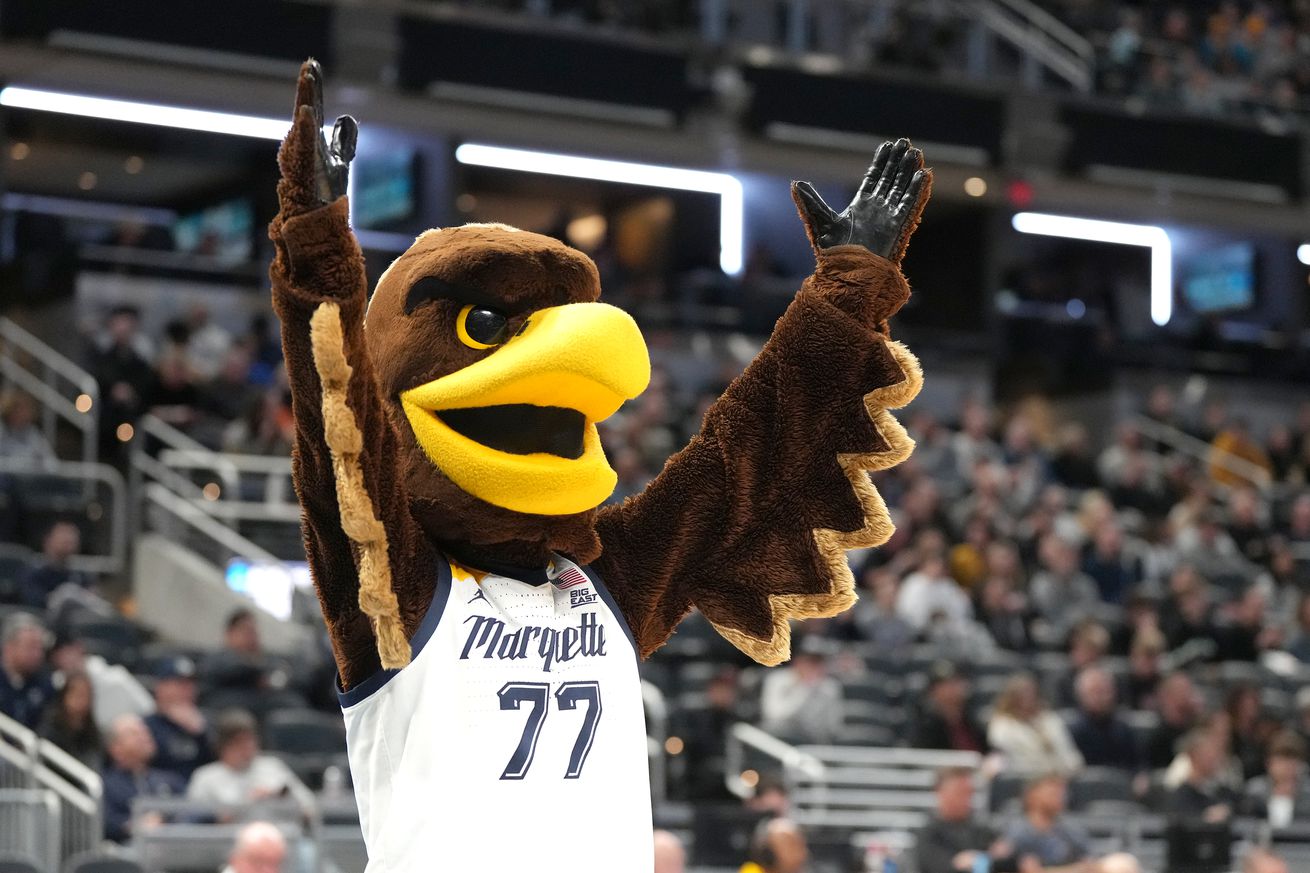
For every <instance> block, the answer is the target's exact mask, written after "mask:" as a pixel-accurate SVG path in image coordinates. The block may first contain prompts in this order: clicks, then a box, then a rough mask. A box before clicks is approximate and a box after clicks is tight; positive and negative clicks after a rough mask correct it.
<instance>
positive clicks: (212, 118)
mask: <svg viewBox="0 0 1310 873" xmlns="http://www.w3.org/2000/svg"><path fill="white" fill-rule="evenodd" d="M0 106H9V107H11V108H14V109H33V110H36V111H38V112H57V113H60V114H62V115H81V116H83V117H85V118H105V119H108V120H110V121H129V122H133V123H135V124H153V125H156V126H158V127H176V128H180V129H182V130H198V131H202V132H204V133H226V134H230V135H232V136H249V137H255V138H257V139H275V140H281V139H282V138H283V137H285V136H286V135H287V131H288V130H290V128H291V122H290V121H289V120H286V119H279V118H261V117H259V116H257V115H235V114H233V113H230V112H211V111H210V110H208V109H190V108H188V107H185V106H164V105H161V104H158V103H138V102H136V101H134V100H116V99H112V98H109V97H91V96H88V95H86V94H70V93H67V92H64V91H45V90H41V89H38V88H22V87H19V86H17V85H10V86H8V87H6V88H3V89H0Z"/></svg>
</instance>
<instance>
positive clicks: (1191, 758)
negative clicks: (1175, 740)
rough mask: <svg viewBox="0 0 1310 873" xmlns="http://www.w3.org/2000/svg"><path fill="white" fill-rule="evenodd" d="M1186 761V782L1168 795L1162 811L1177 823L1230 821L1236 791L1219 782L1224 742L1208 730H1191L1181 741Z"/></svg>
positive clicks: (1236, 801)
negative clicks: (1164, 809) (1164, 808)
mask: <svg viewBox="0 0 1310 873" xmlns="http://www.w3.org/2000/svg"><path fill="white" fill-rule="evenodd" d="M1183 755H1184V756H1185V757H1186V758H1187V763H1188V764H1189V766H1188V767H1187V780H1186V781H1185V782H1183V783H1182V784H1181V785H1179V786H1178V787H1177V788H1175V789H1174V790H1173V791H1172V792H1170V794H1169V797H1168V799H1167V801H1166V803H1165V807H1166V811H1167V812H1168V813H1169V815H1170V816H1171V817H1173V818H1174V819H1176V820H1179V821H1199V822H1205V823H1207V824H1220V823H1222V822H1226V821H1229V820H1231V819H1232V817H1233V814H1234V811H1235V810H1236V809H1237V805H1238V800H1239V798H1238V796H1237V792H1235V791H1233V789H1231V788H1229V787H1228V786H1227V785H1226V784H1224V782H1223V781H1222V779H1221V778H1220V776H1221V771H1222V769H1223V765H1224V759H1225V757H1226V755H1227V749H1226V748H1225V740H1224V737H1223V736H1222V735H1221V733H1220V732H1219V731H1217V730H1215V729H1213V728H1212V727H1199V728H1194V729H1192V731H1191V732H1190V733H1188V734H1187V736H1186V737H1184V738H1183Z"/></svg>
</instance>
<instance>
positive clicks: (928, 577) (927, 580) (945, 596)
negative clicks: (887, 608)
mask: <svg viewBox="0 0 1310 873" xmlns="http://www.w3.org/2000/svg"><path fill="white" fill-rule="evenodd" d="M896 612H897V614H898V615H900V617H901V618H903V619H905V621H906V622H907V623H908V624H909V625H910V626H911V627H913V628H914V629H915V630H917V631H919V632H923V631H925V630H927V628H928V626H929V624H932V623H945V624H951V625H954V624H960V623H964V622H967V621H968V620H969V619H970V618H972V616H973V606H972V605H971V604H970V603H969V596H968V595H967V594H965V593H964V590H963V589H961V588H960V586H959V585H958V584H956V582H955V580H954V579H952V578H951V577H950V576H948V575H947V573H946V563H945V561H943V560H942V559H941V558H940V557H929V558H928V559H927V560H925V561H924V563H923V565H922V566H921V567H920V568H919V569H918V570H917V571H915V572H914V573H911V574H910V575H909V576H907V577H906V578H905V581H904V582H903V583H901V593H900V596H899V597H897V599H896Z"/></svg>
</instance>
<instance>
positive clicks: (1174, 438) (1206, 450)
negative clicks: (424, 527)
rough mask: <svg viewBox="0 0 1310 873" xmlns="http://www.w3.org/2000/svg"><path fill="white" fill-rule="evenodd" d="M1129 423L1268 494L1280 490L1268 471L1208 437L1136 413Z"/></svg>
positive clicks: (1167, 444)
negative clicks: (1218, 445)
mask: <svg viewBox="0 0 1310 873" xmlns="http://www.w3.org/2000/svg"><path fill="white" fill-rule="evenodd" d="M1130 423H1131V424H1132V426H1133V427H1134V428H1136V429H1137V431H1138V432H1139V433H1141V434H1142V436H1144V437H1147V438H1148V439H1152V440H1155V441H1156V442H1160V443H1164V444H1165V445H1166V446H1168V447H1169V448H1171V449H1173V450H1174V451H1176V452H1178V453H1180V454H1183V455H1187V456H1188V457H1190V458H1192V459H1194V460H1196V461H1199V462H1200V463H1201V464H1202V465H1204V466H1206V467H1219V468H1221V469H1223V470H1224V471H1225V472H1228V473H1231V474H1232V475H1234V476H1237V477H1238V478H1241V479H1245V480H1246V481H1248V482H1250V483H1252V484H1253V485H1255V486H1256V487H1257V488H1259V489H1260V490H1261V491H1264V492H1266V493H1274V492H1278V491H1280V490H1281V487H1280V486H1278V485H1276V484H1275V483H1274V482H1273V481H1271V479H1270V477H1269V471H1268V470H1266V469H1265V468H1263V467H1261V466H1260V465H1259V464H1253V463H1251V462H1250V461H1248V460H1246V459H1245V458H1239V457H1238V456H1237V455H1234V454H1232V453H1230V452H1223V451H1218V450H1216V449H1215V448H1214V446H1212V445H1210V444H1209V443H1207V442H1206V441H1205V440H1202V439H1197V438H1196V437H1194V436H1192V435H1191V434H1188V433H1184V432H1183V431H1181V430H1179V429H1178V428H1176V427H1172V426H1171V425H1167V424H1161V423H1160V422H1158V421H1156V420H1155V419H1153V418H1148V417H1147V416H1145V415H1134V416H1133V417H1132V418H1131V419H1130Z"/></svg>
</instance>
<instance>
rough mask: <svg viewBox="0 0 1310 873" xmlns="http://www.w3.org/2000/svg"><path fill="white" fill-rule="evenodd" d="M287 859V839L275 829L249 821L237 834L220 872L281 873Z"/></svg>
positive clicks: (271, 826)
mask: <svg viewBox="0 0 1310 873" xmlns="http://www.w3.org/2000/svg"><path fill="white" fill-rule="evenodd" d="M286 859H287V840H286V837H284V836H282V832H281V831H280V830H278V829H277V826H276V825H272V824H269V823H268V822H266V821H252V822H251V823H250V824H248V825H246V826H245V827H243V828H241V830H239V831H237V840H236V844H235V845H234V846H233V847H232V854H230V855H228V856H227V866H226V867H224V868H223V873H282V867H283V864H285V863H286Z"/></svg>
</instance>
